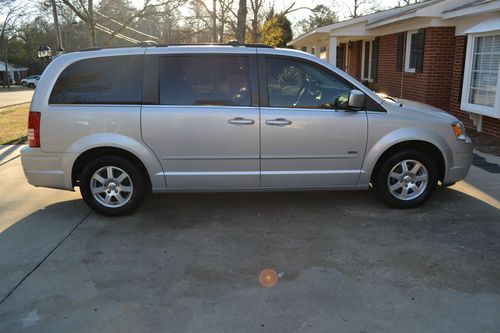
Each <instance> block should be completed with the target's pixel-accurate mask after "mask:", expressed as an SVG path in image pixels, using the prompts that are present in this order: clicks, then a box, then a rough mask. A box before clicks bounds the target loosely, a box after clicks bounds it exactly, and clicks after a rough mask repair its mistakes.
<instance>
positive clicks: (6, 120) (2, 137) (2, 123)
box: [0, 103, 29, 145]
mask: <svg viewBox="0 0 500 333" xmlns="http://www.w3.org/2000/svg"><path fill="white" fill-rule="evenodd" d="M28 110H29V103H26V104H21V105H16V106H11V107H6V108H0V145H20V144H23V143H26V141H27V131H28V130H27V128H28Z"/></svg>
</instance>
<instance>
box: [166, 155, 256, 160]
mask: <svg viewBox="0 0 500 333" xmlns="http://www.w3.org/2000/svg"><path fill="white" fill-rule="evenodd" d="M161 159H162V160H165V161H168V160H253V159H257V160H258V159H259V156H258V155H256V156H162V157H161Z"/></svg>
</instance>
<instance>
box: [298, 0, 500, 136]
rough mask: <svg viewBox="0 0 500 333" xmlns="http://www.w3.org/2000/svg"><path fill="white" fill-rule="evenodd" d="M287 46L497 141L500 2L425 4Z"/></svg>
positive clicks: (432, 0)
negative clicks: (448, 115)
mask: <svg viewBox="0 0 500 333" xmlns="http://www.w3.org/2000/svg"><path fill="white" fill-rule="evenodd" d="M289 45H291V46H293V47H295V48H296V49H300V50H303V51H306V52H310V53H312V54H315V55H316V56H318V57H320V58H322V59H324V60H326V61H329V62H330V63H332V64H334V65H336V66H337V67H339V68H340V69H342V70H344V71H345V72H347V73H348V74H350V75H351V76H353V77H355V78H356V79H358V80H360V81H362V82H364V83H365V84H366V85H368V86H369V87H370V88H372V89H373V90H374V91H376V92H381V93H385V94H387V95H389V96H392V97H395V98H402V99H409V100H415V101H419V102H423V103H427V104H430V105H433V106H436V107H438V108H441V109H443V110H445V111H448V112H450V113H452V114H453V115H455V116H456V117H457V118H459V119H460V120H462V121H463V122H464V123H465V125H466V126H467V127H468V128H473V129H476V130H478V131H482V132H485V133H488V134H490V135H493V136H496V137H500V93H499V92H497V87H498V86H499V81H500V75H499V73H500V66H499V64H500V0H428V1H423V2H420V3H417V4H414V5H409V6H405V7H399V8H394V9H390V10H387V11H383V12H378V13H374V14H370V15H366V16H363V17H358V18H355V19H351V20H347V21H342V22H339V23H334V24H330V25H327V26H323V27H319V28H317V29H315V30H313V31H310V32H309V33H307V34H305V35H303V36H300V37H298V38H296V39H295V40H293V41H291V42H290V43H289Z"/></svg>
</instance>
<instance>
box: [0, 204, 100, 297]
mask: <svg viewBox="0 0 500 333" xmlns="http://www.w3.org/2000/svg"><path fill="white" fill-rule="evenodd" d="M91 212H92V211H88V212H87V214H85V216H83V217H82V219H81V220H80V221H78V223H77V224H76V225H75V226H74V227H73V228H72V229H71V230H70V232H69V233H68V234H67V235H66V236H64V237H63V238H62V239H61V240H60V241H59V242H58V243H57V244H56V246H55V247H54V248H53V249H52V250H50V251H49V253H47V255H45V257H43V258H42V260H40V262H39V263H38V264H36V265H35V266H34V267H33V268H32V269H31V270H30V271H29V272H28V273H27V274H26V275H25V276H24V277H23V278H22V279H21V280H20V281H19V282H18V283H17V284H16V285H15V286H14V288H12V289H11V290H10V291H9V292H8V293H7V295H5V297H3V298H2V300H0V305H2V304H3V302H5V301H6V300H7V298H9V296H10V295H12V293H14V291H16V289H17V288H19V286H21V284H22V283H23V282H24V281H25V280H26V279H27V278H28V277H29V276H30V275H31V274H33V272H35V271H36V270H37V269H38V267H40V266H41V265H42V264H43V263H44V262H45V260H47V258H48V257H50V255H51V254H52V253H54V251H55V250H57V248H58V247H59V246H61V244H62V243H64V241H65V240H66V239H68V238H69V236H71V235H72V234H73V232H75V230H76V229H77V228H78V227H79V226H80V225H81V224H82V223H83V222H84V221H85V220H86V219H87V217H89V215H90V213H91Z"/></svg>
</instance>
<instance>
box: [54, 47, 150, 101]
mask: <svg viewBox="0 0 500 333" xmlns="http://www.w3.org/2000/svg"><path fill="white" fill-rule="evenodd" d="M142 71H143V56H140V55H138V56H116V57H103V58H92V59H85V60H80V61H78V62H75V63H73V64H71V65H69V66H68V67H67V68H66V69H65V70H64V71H63V72H62V73H61V75H60V76H59V78H58V79H57V82H56V84H55V85H54V88H53V89H52V93H51V94H50V99H49V103H50V104H141V103H142Z"/></svg>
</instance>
